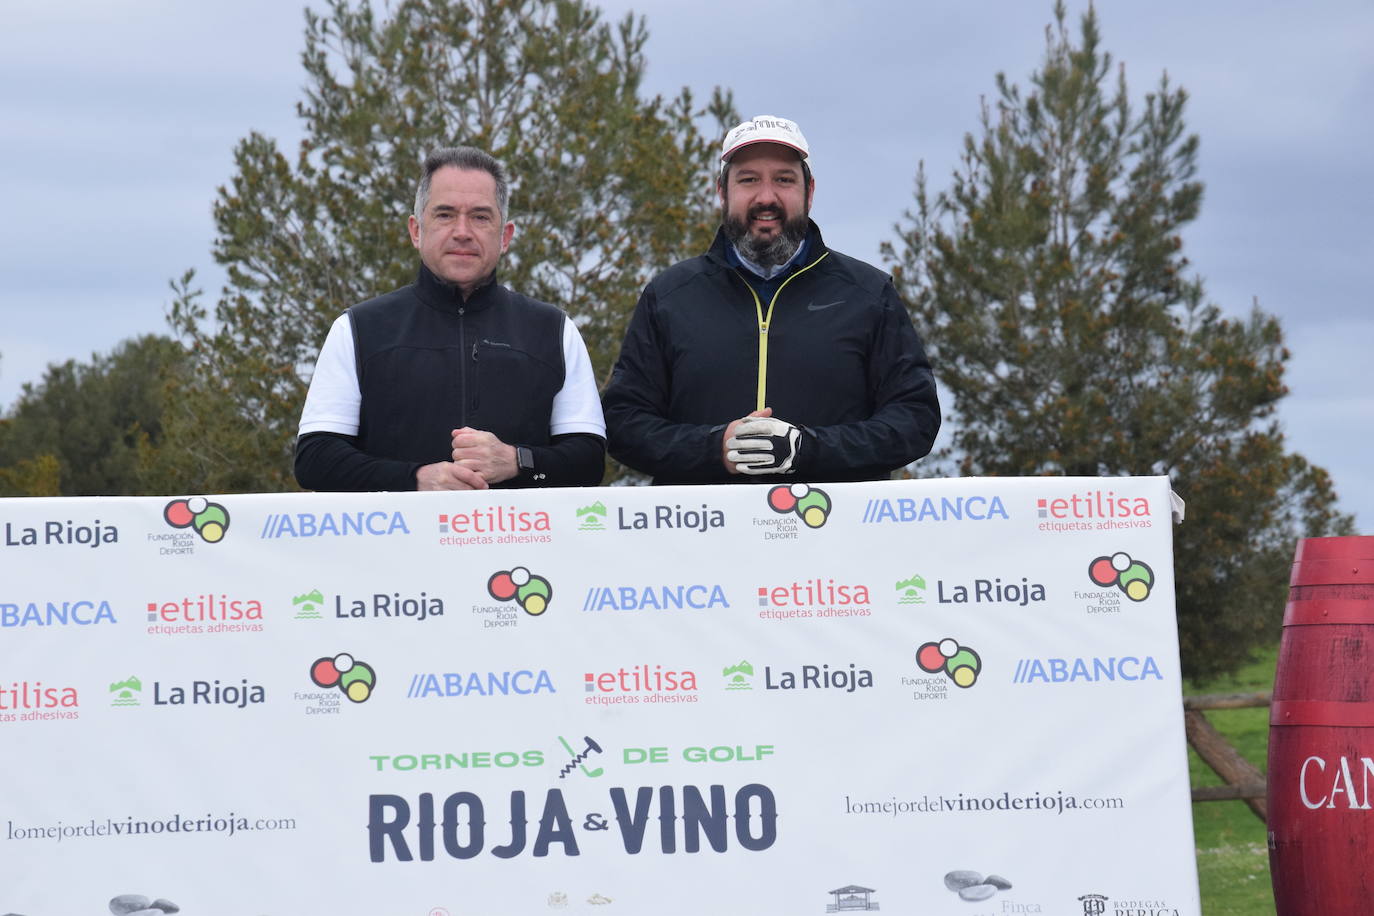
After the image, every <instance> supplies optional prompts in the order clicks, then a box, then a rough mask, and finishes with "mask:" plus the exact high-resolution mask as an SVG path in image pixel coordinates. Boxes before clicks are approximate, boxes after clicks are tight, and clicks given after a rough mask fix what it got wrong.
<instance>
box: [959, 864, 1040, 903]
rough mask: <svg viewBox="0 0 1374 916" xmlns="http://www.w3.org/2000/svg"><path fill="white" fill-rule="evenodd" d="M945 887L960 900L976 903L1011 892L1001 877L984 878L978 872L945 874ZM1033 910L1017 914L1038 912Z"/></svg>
mask: <svg viewBox="0 0 1374 916" xmlns="http://www.w3.org/2000/svg"><path fill="white" fill-rule="evenodd" d="M945 887H947V888H949V889H950V890H952V891H954V892H955V893H956V894H958V895H959V899H960V900H968V901H970V902H977V901H979V900H987V899H988V898H989V897H991V896H992V895H993V894H996V893H997V892H998V891H1007V890H1011V882H1010V881H1008V880H1007V879H1006V878H1003V877H1002V876H1001V875H987V876H984V875H983V873H982V872H978V871H967V870H962V869H961V870H959V871H951V872H946V873H945ZM1038 911H1039V907H1036V909H1035V910H1033V911H1032V910H1018V911H1017V912H1038Z"/></svg>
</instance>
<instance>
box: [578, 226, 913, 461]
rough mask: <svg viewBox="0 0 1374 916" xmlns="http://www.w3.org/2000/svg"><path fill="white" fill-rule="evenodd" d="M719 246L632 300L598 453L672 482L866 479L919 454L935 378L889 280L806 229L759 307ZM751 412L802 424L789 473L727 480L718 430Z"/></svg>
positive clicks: (724, 244)
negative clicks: (801, 250)
mask: <svg viewBox="0 0 1374 916" xmlns="http://www.w3.org/2000/svg"><path fill="white" fill-rule="evenodd" d="M729 249H730V242H729V241H728V240H727V239H726V238H725V236H724V234H723V233H721V232H717V233H716V239H715V242H714V243H712V245H711V248H710V250H709V251H707V252H706V254H704V255H702V256H701V257H696V258H691V259H689V260H686V261H682V262H680V263H678V264H675V265H673V266H672V267H670V268H668V269H667V270H665V271H663V273H661V274H659V275H658V276H657V277H655V278H654V279H653V280H652V281H650V283H649V285H648V286H647V287H646V288H645V290H644V293H643V295H641V296H640V298H639V304H638V305H637V306H636V307H635V312H634V315H633V317H632V318H631V319H630V325H629V328H628V329H627V331H626V334H625V344H624V346H623V347H622V348H621V351H620V358H619V360H618V361H617V362H616V366H615V371H614V373H613V375H612V377H611V382H610V384H609V385H608V386H607V388H606V390H605V392H604V394H603V396H602V409H603V410H604V411H605V414H606V426H607V435H608V438H609V446H610V452H611V455H612V456H613V457H615V458H616V459H617V460H619V461H621V462H623V463H624V464H626V465H628V466H630V467H632V468H634V469H636V470H638V471H642V472H645V473H648V474H651V475H653V478H654V483H656V484H678V483H756V482H772V483H777V482H803V481H805V482H812V481H815V482H820V481H847V480H879V479H883V478H886V477H889V476H891V473H892V472H893V471H894V470H896V469H897V468H900V467H902V466H904V465H906V464H909V463H910V462H912V461H915V460H916V459H917V458H921V457H923V456H925V455H926V454H928V453H929V452H930V449H931V446H932V445H933V444H934V442H935V434H936V433H937V432H938V431H939V429H940V405H939V401H938V399H937V398H936V394H935V379H934V376H933V375H932V374H931V371H930V363H929V362H928V361H927V359H926V355H925V348H924V347H923V346H922V345H921V340H920V338H919V337H918V336H917V334H916V329H915V328H914V327H912V324H911V318H910V316H909V315H908V314H907V310H906V306H905V305H904V304H903V302H902V300H901V298H900V297H899V296H898V295H897V290H896V288H895V287H894V286H893V284H892V279H891V278H890V277H889V276H888V275H887V274H885V273H883V272H882V271H880V270H878V269H876V268H874V267H872V266H870V265H868V264H865V263H864V262H862V261H859V260H857V259H855V258H851V257H848V256H846V255H843V254H840V253H839V252H835V251H830V250H828V249H827V248H826V247H825V243H824V241H823V240H822V239H821V234H820V230H819V229H818V228H817V227H816V225H815V223H812V224H811V226H810V230H809V234H808V237H807V250H806V253H805V254H804V256H803V257H802V258H801V259H800V261H799V263H797V264H795V265H793V267H792V268H790V269H789V270H788V271H787V272H786V276H785V277H784V279H783V280H782V283H781V286H779V287H778V290H777V293H776V294H775V295H774V296H773V299H772V302H771V304H770V302H768V301H764V300H762V299H760V298H758V297H757V296H756V294H755V293H754V292H753V289H752V287H751V286H750V284H748V283H746V282H745V280H744V278H743V275H742V273H741V271H742V270H744V268H736V267H734V266H732V259H731V258H730V253H731V252H730V251H729ZM770 312H771V314H770ZM761 341H763V343H764V345H763V346H761ZM765 346H766V350H765ZM761 361H763V362H765V363H766V370H765V371H764V372H763V373H762V376H763V377H762V379H760V375H761V373H760V372H759V366H760V362H761ZM760 401H762V404H760ZM759 406H767V407H771V408H772V409H773V416H775V417H778V418H780V419H783V420H787V421H789V422H791V423H795V424H798V425H800V426H802V427H804V429H805V433H806V434H805V435H804V436H803V437H802V442H801V447H800V449H799V452H798V460H797V466H796V469H795V473H793V474H789V475H775V476H774V475H765V476H761V477H751V476H748V475H734V474H730V473H729V472H727V471H726V469H725V465H724V464H723V463H722V460H721V439H722V433H723V431H724V428H725V426H726V425H727V424H729V423H730V422H731V421H732V420H736V419H738V418H740V417H743V416H745V415H746V414H748V413H749V412H750V411H752V410H754V409H756V408H757V407H759Z"/></svg>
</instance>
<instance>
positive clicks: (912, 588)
mask: <svg viewBox="0 0 1374 916" xmlns="http://www.w3.org/2000/svg"><path fill="white" fill-rule="evenodd" d="M893 588H895V589H896V590H897V593H898V594H899V595H901V596H902V597H901V598H899V599H897V603H898V604H925V603H926V596H925V594H924V592H925V590H926V580H925V579H923V578H921V577H920V576H912V577H911V578H910V579H903V580H901V581H900V582H898V583H897V584H896V585H894V586H893Z"/></svg>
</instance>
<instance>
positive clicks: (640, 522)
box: [578, 503, 725, 534]
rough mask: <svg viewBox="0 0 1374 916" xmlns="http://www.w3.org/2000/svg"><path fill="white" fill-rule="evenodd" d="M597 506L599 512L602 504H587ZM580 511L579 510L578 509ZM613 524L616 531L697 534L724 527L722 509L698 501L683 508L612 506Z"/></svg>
mask: <svg viewBox="0 0 1374 916" xmlns="http://www.w3.org/2000/svg"><path fill="white" fill-rule="evenodd" d="M597 506H600V507H601V509H602V511H603V513H604V511H605V508H606V507H605V506H602V505H601V503H596V504H594V505H593V506H591V507H589V508H593V509H594V508H596V507H597ZM578 511H579V512H581V511H582V510H578ZM615 526H616V528H617V529H618V530H620V531H651V530H652V531H663V530H668V531H695V532H697V533H698V534H705V533H706V532H707V531H709V530H710V529H712V528H724V527H725V512H724V511H723V510H721V509H712V508H711V507H710V506H709V505H707V504H706V503H702V504H701V508H700V509H684V508H682V506H681V505H680V504H677V503H675V504H673V505H671V506H654V507H653V508H652V509H651V510H649V511H647V512H641V511H639V510H631V511H629V512H626V511H625V508H624V507H623V506H620V507H617V508H616V510H615Z"/></svg>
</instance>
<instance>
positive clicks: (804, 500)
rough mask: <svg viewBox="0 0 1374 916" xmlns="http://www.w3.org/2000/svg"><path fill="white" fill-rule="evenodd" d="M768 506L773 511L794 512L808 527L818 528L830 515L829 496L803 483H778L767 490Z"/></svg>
mask: <svg viewBox="0 0 1374 916" xmlns="http://www.w3.org/2000/svg"><path fill="white" fill-rule="evenodd" d="M768 507H769V508H770V509H772V510H773V511H774V512H778V513H783V514H785V513H788V512H795V513H796V514H797V517H798V518H800V519H801V520H802V522H803V523H804V524H805V525H806V527H808V528H819V527H821V526H822V525H824V524H825V520H826V519H828V518H829V517H830V509H831V505H830V496H829V495H828V494H827V493H826V492H825V491H824V490H820V489H817V488H816V487H813V486H809V485H807V484H804V483H794V484H792V485H791V486H787V485H785V484H784V485H779V486H776V487H773V488H772V489H770V490H769V491H768Z"/></svg>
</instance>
